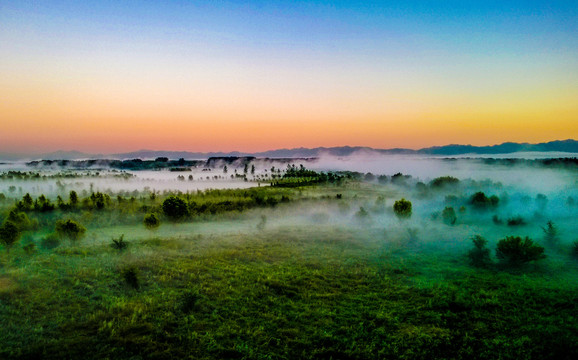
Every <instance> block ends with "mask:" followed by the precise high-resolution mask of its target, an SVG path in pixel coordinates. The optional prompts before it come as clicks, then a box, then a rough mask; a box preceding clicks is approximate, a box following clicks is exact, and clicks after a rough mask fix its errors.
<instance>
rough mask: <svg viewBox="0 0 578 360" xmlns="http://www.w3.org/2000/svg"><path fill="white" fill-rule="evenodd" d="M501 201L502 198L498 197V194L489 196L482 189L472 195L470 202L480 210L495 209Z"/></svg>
mask: <svg viewBox="0 0 578 360" xmlns="http://www.w3.org/2000/svg"><path fill="white" fill-rule="evenodd" d="M499 202H500V198H498V197H497V196H496V195H492V196H490V197H487V196H486V194H484V193H483V192H481V191H478V192H477V193H475V194H474V195H472V197H471V200H470V203H471V204H472V205H473V206H474V208H476V209H478V210H489V209H495V208H496V207H497V206H498V204H499Z"/></svg>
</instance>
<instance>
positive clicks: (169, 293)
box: [0, 159, 578, 360]
mask: <svg viewBox="0 0 578 360" xmlns="http://www.w3.org/2000/svg"><path fill="white" fill-rule="evenodd" d="M157 160H159V161H158V163H159V164H161V163H162V164H167V163H171V161H172V160H168V159H167V160H166V161H165V159H157ZM160 160H162V161H160ZM219 161H220V160H219ZM183 162H184V160H183ZM177 163H178V161H175V168H176V165H177ZM218 164H219V165H218V166H216V167H214V168H215V169H219V170H218V173H219V176H221V175H222V174H223V172H222V171H221V169H223V167H224V164H227V166H228V173H229V175H232V174H234V173H235V171H237V173H244V171H243V170H244V167H245V165H246V164H248V166H247V174H246V175H245V174H242V175H241V174H239V175H241V176H244V178H243V179H249V180H248V181H253V180H252V179H253V178H252V176H253V177H255V178H256V177H258V176H262V175H263V173H264V171H263V170H262V169H258V168H256V169H255V173H254V174H253V167H252V164H251V163H250V162H238V163H234V162H219V163H218ZM181 166H183V167H186V166H188V165H187V164H186V163H185V164H184V165H181ZM269 166H271V165H268V167H269ZM267 170H269V169H267ZM287 172H288V173H289V174H290V175H289V176H287V177H285V175H286V174H287ZM207 173H208V172H207ZM167 174H168V172H167ZM273 175H274V176H275V177H274V178H273ZM245 176H246V177H245ZM196 177H197V176H196V175H195V178H196ZM174 178H176V175H175V176H174ZM263 178H265V177H263ZM184 179H186V178H184ZM266 179H268V180H267V182H268V181H269V180H271V181H273V182H274V185H275V183H277V182H278V183H279V186H263V184H265V182H263V183H261V186H260V187H258V186H257V185H258V184H257V181H256V182H255V187H253V188H248V189H227V190H204V191H188V192H184V191H178V190H176V189H173V190H162V189H161V190H159V189H156V190H155V189H139V190H133V189H131V190H126V189H125V190H115V191H112V190H107V189H105V188H103V187H95V189H93V188H92V187H89V186H88V185H87V186H86V189H82V188H78V187H75V189H76V191H78V192H76V191H71V190H70V187H68V188H67V185H66V184H64V185H61V186H59V187H58V189H57V190H55V191H54V192H51V193H48V192H46V191H45V190H46V189H47V187H44V188H42V187H40V186H39V187H38V188H37V189H36V190H35V191H32V190H30V189H35V188H33V187H29V188H24V189H23V190H22V189H19V188H18V187H16V188H15V189H14V190H13V191H10V189H9V188H8V187H6V186H5V188H6V190H4V189H0V190H2V191H3V192H4V193H5V194H7V198H6V200H5V201H3V202H1V203H0V221H1V223H2V224H7V223H12V224H13V225H14V228H12V230H15V229H16V230H17V232H18V233H19V237H18V238H17V240H16V241H14V242H12V243H11V247H10V252H8V251H3V252H1V253H0V323H2V331H0V358H1V359H7V360H12V359H36V358H43V359H62V358H66V359H106V358H108V359H130V358H133V359H138V358H143V359H148V358H151V359H152V358H156V359H187V358H189V359H191V358H194V359H231V358H246V359H295V358H296V359H389V358H391V359H432V358H434V359H466V358H467V359H495V358H501V359H530V358H540V359H566V358H574V357H577V356H578V350H577V349H576V346H575V344H576V343H577V342H578V335H577V334H578V321H576V316H575V314H576V311H578V301H577V297H576V294H577V293H578V286H577V285H576V283H575V281H574V280H575V277H576V264H577V263H576V260H575V259H574V258H572V257H570V256H569V252H572V254H574V256H576V258H578V250H577V249H578V244H577V245H573V244H572V242H571V241H570V239H568V238H567V237H566V234H568V233H571V231H569V230H568V229H572V226H573V219H574V218H573V217H572V216H573V214H574V213H572V211H574V210H575V209H573V208H570V207H564V211H566V213H565V215H564V216H561V217H555V218H553V220H554V221H556V223H554V222H553V221H550V222H546V220H547V219H546V218H545V217H544V216H545V215H544V214H542V213H540V212H536V214H534V213H533V212H534V211H536V209H537V206H536V205H537V204H535V203H534V202H533V199H534V198H535V194H532V193H527V192H526V193H522V192H520V193H516V192H510V194H512V195H511V196H510V198H509V200H508V201H506V200H504V199H508V196H507V194H506V191H510V189H502V190H497V189H499V185H497V184H496V183H494V182H491V181H470V180H462V181H454V180H452V179H450V177H442V178H438V179H440V180H438V181H436V184H437V185H434V184H433V182H432V183H430V186H427V185H425V184H424V183H420V182H419V181H418V179H414V178H411V177H409V176H407V175H402V174H396V175H394V176H391V177H389V176H384V175H379V176H376V175H373V174H370V176H368V175H367V174H360V173H353V172H351V173H347V172H342V173H333V174H331V176H330V175H329V174H324V173H320V172H310V170H307V169H304V168H303V169H302V167H300V166H299V167H297V166H295V167H293V166H290V167H288V168H287V170H279V169H278V168H275V169H274V171H270V172H269V171H268V172H267V177H266ZM330 179H332V180H330ZM441 179H444V180H441ZM365 180H368V181H367V182H366V181H365ZM11 181H12V180H11ZM34 181H36V180H34ZM240 181H244V180H242V179H240ZM63 183H64V182H63ZM175 183H176V181H175ZM180 185H188V183H186V184H183V183H179V186H180ZM96 189H98V190H96ZM42 191H45V192H44V194H46V195H44V194H42ZM494 191H496V192H497V191H500V192H498V193H499V194H500V198H501V199H502V202H501V203H500V208H499V209H498V208H497V207H495V206H494V205H491V204H492V203H493V202H494V203H495V204H498V202H496V201H493V200H491V199H492V197H486V196H485V195H484V197H485V199H486V200H483V201H482V200H480V203H485V204H486V205H483V206H477V205H474V204H473V202H472V196H470V195H471V194H472V193H477V192H481V193H482V194H484V192H486V193H488V192H494ZM27 192H28V193H27ZM73 192H74V194H73ZM24 194H25V195H24ZM547 194H548V196H550V197H551V199H552V200H551V202H552V203H554V202H555V201H557V200H554V199H559V198H560V196H551V195H550V193H547ZM402 196H405V198H409V197H410V196H411V199H412V200H413V202H414V204H413V205H412V202H410V201H408V200H405V198H402ZM526 196H527V197H528V201H527V203H524V205H523V206H518V204H520V203H522V202H523V201H525V200H524V199H525V197H526ZM58 197H60V198H58ZM478 197H479V198H480V199H482V197H481V196H478ZM566 197H567V195H566V194H565V195H564V197H563V199H566ZM400 198H401V200H397V201H395V200H396V199H400ZM496 198H497V197H496ZM391 203H394V204H393V209H392V207H386V206H385V205H386V204H391ZM36 204H38V205H36ZM42 204H44V205H42ZM46 204H51V205H53V207H52V208H51V206H49V205H46ZM440 204H443V205H440ZM488 204H489V205H488ZM413 206H415V208H414V209H416V211H415V213H413V214H412V207H413ZM516 206H518V207H517V208H516ZM444 207H445V208H444ZM43 209H44V210H43ZM417 209H419V211H418V210H417ZM440 209H443V211H439V210H440ZM471 209H478V210H481V209H493V210H496V213H486V212H483V211H471ZM528 209H529V210H528ZM538 210H539V209H538ZM432 212H436V214H437V217H438V220H437V221H438V222H437V223H436V222H432V221H431V216H430V215H431V213H432ZM512 212H513V213H520V214H521V215H520V216H523V217H524V219H525V221H526V222H527V226H525V227H523V228H505V227H504V226H502V225H500V224H498V223H493V222H492V215H495V217H496V219H498V220H499V217H498V215H500V216H505V214H509V213H512ZM458 213H459V221H457V214H458ZM549 215H551V214H550V213H549ZM409 217H412V221H409V222H408V221H395V219H396V218H401V219H407V218H409ZM370 219H371V221H370ZM360 220H361V221H360ZM440 220H443V221H444V222H445V223H446V224H448V225H453V226H452V227H448V226H443V225H441V224H440V223H439V222H440ZM168 221H171V222H174V223H173V224H169V225H163V226H162V227H159V226H158V225H159V224H160V223H161V222H162V223H163V224H166V223H167V222H168ZM500 221H501V220H500ZM81 224H82V225H81ZM143 224H144V225H145V226H143ZM544 224H546V225H545V226H544V227H543V228H542V230H540V226H539V225H544ZM149 229H156V230H155V232H154V235H151V233H150V232H149ZM506 230H513V231H514V230H516V231H518V230H524V231H527V234H528V235H530V236H531V237H534V238H536V237H540V239H542V237H541V236H544V243H545V244H548V243H549V241H548V240H547V239H548V234H553V235H555V240H554V241H553V242H552V243H553V244H556V251H555V252H554V251H552V255H550V253H549V254H548V255H549V256H548V258H547V259H545V256H544V249H543V248H541V247H540V246H538V245H536V244H534V242H533V241H532V240H530V238H529V237H526V238H521V237H517V236H509V237H506V238H504V239H502V240H500V241H497V242H495V240H497V239H501V238H503V237H504V231H506ZM473 231H475V232H477V233H479V234H477V235H474V236H473V237H472V238H471V242H470V240H469V237H470V236H472V235H473V234H471V232H473ZM68 234H75V235H68ZM119 234H123V235H120V236H119ZM125 235H126V239H129V240H130V243H129V242H128V241H126V240H125ZM418 235H419V236H418ZM80 238H83V239H84V240H83V241H82V242H79V241H77V240H78V239H80ZM486 238H487V239H489V241H487V240H486ZM2 239H4V237H2ZM65 239H71V240H72V241H73V242H74V243H75V245H74V246H69V244H68V243H67V242H65V241H64V240H65ZM463 239H466V240H467V241H463ZM573 239H574V238H573ZM3 241H4V240H3ZM472 243H473V246H472ZM496 243H497V246H496ZM4 245H5V246H6V244H4ZM494 247H495V249H496V259H497V260H498V261H499V262H496V263H495V264H494V263H493V262H492V257H491V252H490V248H492V249H493V248H494ZM548 251H550V248H548ZM542 259H544V260H542ZM537 260H541V261H540V263H539V266H523V265H524V264H527V263H531V262H536V261H537ZM498 270H507V271H498ZM23 314H25V316H23ZM86 349H90V351H87V350H86Z"/></svg>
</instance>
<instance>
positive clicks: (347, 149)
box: [0, 139, 578, 161]
mask: <svg viewBox="0 0 578 360" xmlns="http://www.w3.org/2000/svg"><path fill="white" fill-rule="evenodd" d="M516 152H566V153H578V141H576V140H572V139H568V140H556V141H550V142H544V143H538V144H529V143H514V142H506V143H503V144H499V145H490V146H473V145H457V144H451V145H445V146H433V147H428V148H423V149H419V150H414V149H403V148H394V149H375V148H371V147H365V146H339V147H317V148H303V147H301V148H294V149H277V150H269V151H264V152H257V153H246V152H239V151H233V152H207V153H203V152H189V151H157V150H139V151H134V152H127V153H118V154H87V153H82V152H79V151H57V152H52V153H46V154H35V155H29V154H28V155H26V154H3V153H0V160H5V161H16V160H33V159H43V160H61V159H66V160H76V159H121V160H122V159H154V158H157V157H167V158H169V159H180V158H184V159H199V160H200V159H208V158H210V157H223V156H255V157H269V158H297V157H299V158H307V157H319V156H339V157H343V156H350V155H353V154H359V153H361V154H368V155H369V154H423V155H442V156H444V155H445V156H455V155H466V154H472V155H482V154H511V153H516Z"/></svg>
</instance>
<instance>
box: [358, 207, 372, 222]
mask: <svg viewBox="0 0 578 360" xmlns="http://www.w3.org/2000/svg"><path fill="white" fill-rule="evenodd" d="M355 217H356V218H357V219H358V220H365V219H367V218H368V217H369V213H368V212H367V210H365V209H364V208H363V206H360V207H359V211H357V212H356V213H355Z"/></svg>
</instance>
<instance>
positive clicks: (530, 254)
mask: <svg viewBox="0 0 578 360" xmlns="http://www.w3.org/2000/svg"><path fill="white" fill-rule="evenodd" d="M496 257H497V258H498V259H499V260H500V261H501V262H502V263H504V264H507V265H510V266H520V265H522V264H524V263H527V262H530V261H536V260H541V259H544V258H546V255H544V248H543V247H541V246H539V245H535V244H534V242H533V241H532V239H530V238H529V237H527V236H526V237H525V238H524V239H522V238H521V237H519V236H507V237H506V238H505V239H502V240H500V241H499V242H498V245H497V247H496Z"/></svg>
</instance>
